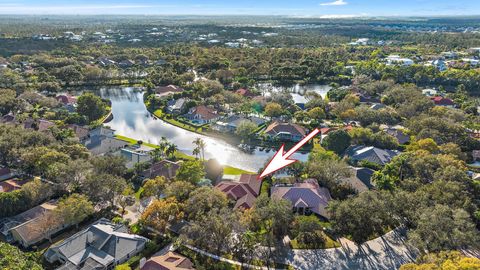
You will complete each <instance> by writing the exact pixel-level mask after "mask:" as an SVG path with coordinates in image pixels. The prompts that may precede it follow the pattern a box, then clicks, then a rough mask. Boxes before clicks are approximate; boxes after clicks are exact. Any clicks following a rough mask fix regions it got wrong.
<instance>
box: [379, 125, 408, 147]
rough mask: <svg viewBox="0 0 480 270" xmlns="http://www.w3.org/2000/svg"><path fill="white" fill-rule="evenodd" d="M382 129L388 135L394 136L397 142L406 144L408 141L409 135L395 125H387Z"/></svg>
mask: <svg viewBox="0 0 480 270" xmlns="http://www.w3.org/2000/svg"><path fill="white" fill-rule="evenodd" d="M383 131H385V132H386V133H387V134H388V135H390V136H392V137H394V138H395V139H396V140H397V142H398V144H406V143H408V142H410V136H409V135H408V134H406V133H405V132H404V130H403V129H401V128H395V127H387V128H385V129H384V130H383Z"/></svg>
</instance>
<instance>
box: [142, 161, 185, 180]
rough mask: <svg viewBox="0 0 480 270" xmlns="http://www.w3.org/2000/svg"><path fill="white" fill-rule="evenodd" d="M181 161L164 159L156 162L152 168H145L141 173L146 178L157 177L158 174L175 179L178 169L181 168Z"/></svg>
mask: <svg viewBox="0 0 480 270" xmlns="http://www.w3.org/2000/svg"><path fill="white" fill-rule="evenodd" d="M180 164H181V163H180V161H177V162H173V161H170V160H166V159H164V160H162V161H159V162H157V163H154V164H153V165H152V166H151V167H150V168H148V169H146V170H144V171H143V172H142V173H141V175H142V177H144V178H150V179H151V178H155V177H157V176H163V177H165V178H166V179H173V178H174V177H175V175H176V174H177V170H178V169H179V168H180Z"/></svg>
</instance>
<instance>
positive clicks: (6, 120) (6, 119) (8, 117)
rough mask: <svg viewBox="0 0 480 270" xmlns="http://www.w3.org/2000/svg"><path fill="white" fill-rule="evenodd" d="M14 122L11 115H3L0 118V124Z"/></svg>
mask: <svg viewBox="0 0 480 270" xmlns="http://www.w3.org/2000/svg"><path fill="white" fill-rule="evenodd" d="M15 122H16V119H15V116H14V115H13V114H12V113H9V114H5V115H4V116H2V117H1V118H0V123H4V124H6V123H15Z"/></svg>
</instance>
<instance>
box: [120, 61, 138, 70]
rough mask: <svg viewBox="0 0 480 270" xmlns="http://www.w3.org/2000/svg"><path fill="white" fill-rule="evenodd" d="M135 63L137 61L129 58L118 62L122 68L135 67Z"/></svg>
mask: <svg viewBox="0 0 480 270" xmlns="http://www.w3.org/2000/svg"><path fill="white" fill-rule="evenodd" d="M134 65H135V62H133V61H132V60H129V59H125V60H122V61H120V62H119V63H118V66H119V67H121V68H129V67H133V66H134Z"/></svg>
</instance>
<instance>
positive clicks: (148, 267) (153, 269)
mask: <svg viewBox="0 0 480 270" xmlns="http://www.w3.org/2000/svg"><path fill="white" fill-rule="evenodd" d="M140 270H195V268H194V267H193V263H192V261H190V259H188V258H186V257H184V256H182V255H180V254H177V253H175V252H172V251H168V252H167V253H165V254H163V255H157V256H153V257H152V258H150V259H149V260H148V261H146V262H144V263H143V262H142V261H141V262H140Z"/></svg>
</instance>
